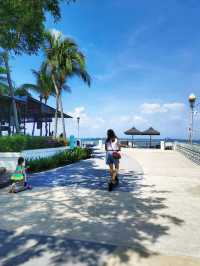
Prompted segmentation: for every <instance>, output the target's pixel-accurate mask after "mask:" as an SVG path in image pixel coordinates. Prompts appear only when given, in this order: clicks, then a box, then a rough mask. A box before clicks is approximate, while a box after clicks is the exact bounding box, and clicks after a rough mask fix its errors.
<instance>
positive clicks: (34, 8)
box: [0, 0, 74, 54]
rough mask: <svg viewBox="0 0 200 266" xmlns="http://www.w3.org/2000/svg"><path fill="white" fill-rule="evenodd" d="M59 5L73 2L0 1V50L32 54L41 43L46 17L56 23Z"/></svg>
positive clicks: (71, 0) (39, 0)
mask: <svg viewBox="0 0 200 266" xmlns="http://www.w3.org/2000/svg"><path fill="white" fill-rule="evenodd" d="M61 2H66V3H70V2H74V0H37V1H35V0H34V1H33V0H28V1H27V0H0V47H2V48H3V49H5V50H7V51H14V52H15V53H24V52H25V53H28V54H31V53H36V52H37V51H38V50H39V48H40V45H41V43H42V41H43V37H44V34H43V33H44V29H45V20H46V13H47V12H48V13H50V14H51V15H52V16H53V18H54V20H55V21H57V20H59V19H60V18H61V12H60V3H61Z"/></svg>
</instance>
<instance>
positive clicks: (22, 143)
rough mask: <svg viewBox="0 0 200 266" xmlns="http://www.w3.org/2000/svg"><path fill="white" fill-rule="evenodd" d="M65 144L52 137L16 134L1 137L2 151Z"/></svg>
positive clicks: (0, 145)
mask: <svg viewBox="0 0 200 266" xmlns="http://www.w3.org/2000/svg"><path fill="white" fill-rule="evenodd" d="M61 146H64V142H63V140H61V139H57V140H55V139H52V138H50V137H37V136H36V137H33V136H29V135H26V136H24V135H14V136H1V137H0V152H20V151H22V150H31V149H42V148H55V147H61Z"/></svg>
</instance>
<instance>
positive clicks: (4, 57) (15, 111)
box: [1, 52, 20, 133]
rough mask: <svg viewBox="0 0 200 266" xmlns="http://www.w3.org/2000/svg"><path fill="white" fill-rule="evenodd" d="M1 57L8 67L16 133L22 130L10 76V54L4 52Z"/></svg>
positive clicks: (7, 72)
mask: <svg viewBox="0 0 200 266" xmlns="http://www.w3.org/2000/svg"><path fill="white" fill-rule="evenodd" d="M1 58H2V59H3V61H4V65H5V69H6V76H7V81H8V88H9V95H10V97H11V98H12V110H13V116H14V117H13V118H14V124H15V129H16V133H19V132H20V128H19V120H18V113H17V106H16V102H15V97H14V88H13V84H12V80H11V76H10V67H9V62H8V59H9V55H8V53H7V52H3V53H1Z"/></svg>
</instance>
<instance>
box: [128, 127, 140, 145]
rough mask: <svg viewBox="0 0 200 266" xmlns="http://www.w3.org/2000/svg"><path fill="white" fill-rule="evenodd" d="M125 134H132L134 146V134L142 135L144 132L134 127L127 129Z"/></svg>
mask: <svg viewBox="0 0 200 266" xmlns="http://www.w3.org/2000/svg"><path fill="white" fill-rule="evenodd" d="M124 134H126V135H129V136H132V147H133V139H134V136H138V135H142V132H141V131H139V130H138V129H137V128H135V127H132V128H131V129H128V130H127V131H125V132H124Z"/></svg>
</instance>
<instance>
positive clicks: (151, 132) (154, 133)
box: [142, 127, 160, 147]
mask: <svg viewBox="0 0 200 266" xmlns="http://www.w3.org/2000/svg"><path fill="white" fill-rule="evenodd" d="M142 135H147V136H149V137H150V147H151V137H152V136H158V135H160V132H159V131H157V130H155V129H154V128H152V127H150V128H149V129H147V130H145V131H143V132H142Z"/></svg>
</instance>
